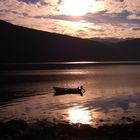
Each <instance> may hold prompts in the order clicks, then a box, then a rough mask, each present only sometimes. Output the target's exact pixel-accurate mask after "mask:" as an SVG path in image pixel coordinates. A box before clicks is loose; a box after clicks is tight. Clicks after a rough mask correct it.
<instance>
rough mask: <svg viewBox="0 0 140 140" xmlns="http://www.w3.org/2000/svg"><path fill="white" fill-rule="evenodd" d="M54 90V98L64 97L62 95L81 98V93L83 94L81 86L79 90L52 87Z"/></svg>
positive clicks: (83, 90)
mask: <svg viewBox="0 0 140 140" xmlns="http://www.w3.org/2000/svg"><path fill="white" fill-rule="evenodd" d="M54 90H55V93H54V96H58V95H64V94H80V95H81V96H83V93H84V92H85V89H84V88H83V86H81V87H80V88H60V87H54Z"/></svg>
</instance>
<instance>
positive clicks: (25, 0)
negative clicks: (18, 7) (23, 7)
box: [18, 0, 40, 3]
mask: <svg viewBox="0 0 140 140" xmlns="http://www.w3.org/2000/svg"><path fill="white" fill-rule="evenodd" d="M18 1H22V2H25V3H37V2H39V1H40V0H18Z"/></svg>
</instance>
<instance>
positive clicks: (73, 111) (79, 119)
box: [68, 106, 92, 124]
mask: <svg viewBox="0 0 140 140" xmlns="http://www.w3.org/2000/svg"><path fill="white" fill-rule="evenodd" d="M68 116H69V118H68V119H69V121H70V123H73V124H76V123H80V124H92V117H91V113H90V111H89V110H88V109H87V108H82V106H78V107H73V108H70V109H69V110H68Z"/></svg>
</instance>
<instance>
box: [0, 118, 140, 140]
mask: <svg viewBox="0 0 140 140" xmlns="http://www.w3.org/2000/svg"><path fill="white" fill-rule="evenodd" d="M139 139H140V121H134V122H133V123H130V124H114V125H110V126H109V125H105V126H100V127H98V128H93V127H91V126H89V125H86V124H62V123H59V124H52V123H49V122H47V121H46V120H42V121H38V122H36V123H32V124H31V123H27V122H26V121H25V120H10V121H7V122H0V140H139Z"/></svg>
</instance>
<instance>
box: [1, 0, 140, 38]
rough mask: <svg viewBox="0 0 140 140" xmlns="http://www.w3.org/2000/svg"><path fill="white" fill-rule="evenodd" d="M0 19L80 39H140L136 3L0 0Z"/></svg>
mask: <svg viewBox="0 0 140 140" xmlns="http://www.w3.org/2000/svg"><path fill="white" fill-rule="evenodd" d="M0 19H2V20H5V21H8V22H10V23H13V24H16V25H21V26H25V27H29V28H33V29H38V30H43V31H48V32H55V33H60V34H66V35H70V36H75V37H80V38H93V39H94V38H119V39H125V38H140V0H0Z"/></svg>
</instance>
